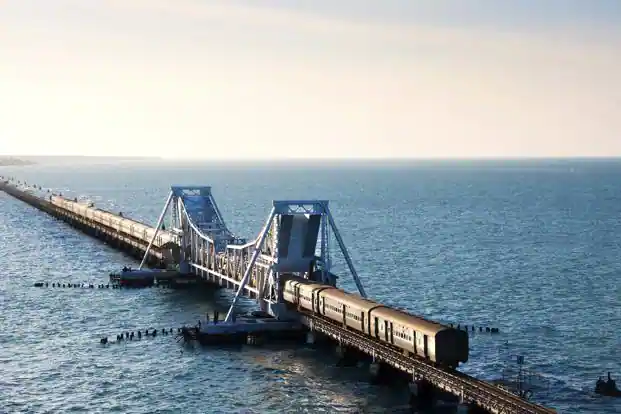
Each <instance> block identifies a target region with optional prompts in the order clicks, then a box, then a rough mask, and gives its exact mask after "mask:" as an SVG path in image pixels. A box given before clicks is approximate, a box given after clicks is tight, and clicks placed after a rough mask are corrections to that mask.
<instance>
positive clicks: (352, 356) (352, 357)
mask: <svg viewBox="0 0 621 414" xmlns="http://www.w3.org/2000/svg"><path fill="white" fill-rule="evenodd" d="M354 351H355V350H353V349H351V348H348V347H346V346H345V345H337V347H336V355H337V356H338V358H339V361H338V362H337V365H338V366H340V367H352V366H356V365H357V364H358V356H357V355H356V353H355V352H354Z"/></svg>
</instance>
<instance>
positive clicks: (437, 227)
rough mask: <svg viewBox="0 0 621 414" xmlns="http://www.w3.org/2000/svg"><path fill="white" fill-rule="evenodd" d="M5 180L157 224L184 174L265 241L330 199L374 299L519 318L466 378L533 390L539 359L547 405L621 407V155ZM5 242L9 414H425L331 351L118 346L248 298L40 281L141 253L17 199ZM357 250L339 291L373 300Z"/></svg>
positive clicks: (46, 170) (483, 318)
mask: <svg viewBox="0 0 621 414" xmlns="http://www.w3.org/2000/svg"><path fill="white" fill-rule="evenodd" d="M0 175H4V176H13V177H15V178H16V179H18V180H22V181H26V182H28V183H29V184H36V185H40V186H42V187H43V188H49V189H52V190H53V191H54V192H61V193H63V195H67V196H72V197H73V196H75V197H81V198H83V199H84V198H88V199H90V200H92V201H93V202H94V203H95V205H97V206H99V207H102V208H106V209H109V210H112V211H118V212H122V213H123V214H124V215H125V216H128V217H132V218H136V219H139V220H143V221H145V222H147V223H151V224H155V223H156V221H157V217H158V215H159V213H160V211H161V209H162V207H163V205H164V202H165V199H166V196H167V194H168V191H169V189H170V186H171V185H207V186H211V187H212V191H213V194H214V196H215V199H216V200H217V202H218V205H219V207H220V209H221V210H222V213H223V215H224V218H225V221H226V223H227V225H228V227H229V228H230V229H231V230H232V231H234V232H235V233H236V234H238V235H239V236H242V237H246V238H248V239H252V238H253V237H255V236H256V235H257V234H258V232H259V231H260V228H261V226H262V224H263V222H264V221H265V219H266V218H267V215H268V213H269V210H270V207H271V202H272V200H279V199H280V200H284V199H324V200H329V201H330V209H331V211H332V214H333V216H334V219H335V222H336V225H337V226H338V228H339V231H340V234H341V235H342V238H343V240H344V242H345V245H346V246H347V250H348V251H349V253H350V255H351V257H352V259H353V262H354V264H355V267H356V269H357V271H358V273H359V275H360V278H361V280H362V283H363V284H364V286H365V288H366V291H367V293H368V294H369V296H370V297H372V298H373V299H375V300H378V301H380V302H383V303H386V304H390V305H393V306H397V307H401V308H405V309H407V310H409V311H410V312H412V313H414V314H418V315H424V316H426V317H428V318H432V319H434V320H437V321H440V322H443V323H455V324H462V325H464V324H465V325H475V326H477V327H479V326H481V327H495V328H498V329H499V332H500V333H499V334H495V335H491V334H489V333H485V332H484V333H478V332H477V333H473V334H472V335H471V337H470V359H469V361H468V362H467V363H466V364H464V365H463V366H461V367H460V370H462V371H464V372H466V373H468V374H471V375H474V376H476V377H478V378H482V379H486V380H490V381H497V380H499V379H502V378H504V379H505V380H507V381H514V380H515V378H516V377H517V372H518V369H519V368H520V367H518V365H517V362H516V361H517V359H518V357H520V356H521V357H523V360H524V363H523V365H522V366H521V369H522V370H523V374H524V375H523V376H524V377H526V378H527V379H528V380H527V381H528V382H527V385H528V386H529V387H530V388H532V390H533V396H532V399H533V400H535V401H537V402H539V403H542V404H544V405H547V406H551V407H554V408H556V409H557V410H558V412H560V413H602V414H604V413H619V412H621V399H616V400H615V399H612V398H608V397H601V396H597V395H594V393H593V389H594V385H595V381H596V380H597V379H598V377H600V376H606V374H607V372H611V373H612V375H613V377H616V378H617V379H618V380H619V384H621V358H620V357H619V356H620V355H621V187H620V183H621V160H615V159H600V160H589V159H567V160H479V161H475V160H464V161H400V162H396V161H392V162H391V161H382V162H363V161H359V162H354V161H321V162H307V161H287V162H276V161H273V162H246V163H243V162H224V161H222V162H207V161H204V162H198V161H192V162H181V161H136V160H133V161H127V162H121V161H119V162H93V163H90V164H89V163H72V164H57V165H54V164H48V163H42V164H39V165H31V166H6V167H0ZM332 246H333V247H335V246H336V243H332ZM0 253H1V254H0V367H1V375H0V413H176V414H185V413H282V412H287V413H289V412H291V413H293V412H300V413H303V412H308V413H322V412H325V413H335V412H342V413H399V412H404V413H405V412H409V410H408V408H407V401H408V395H407V392H405V390H403V389H400V388H398V387H387V386H376V385H371V384H370V383H369V381H368V379H367V375H366V371H364V369H362V368H359V367H350V368H342V367H338V366H337V364H336V355H333V354H332V353H331V352H326V351H325V350H318V349H315V348H314V347H312V346H297V347H296V346H288V345H277V344H273V345H270V344H266V345H265V346H263V347H241V348H235V349H225V348H222V349H221V348H203V349H201V348H195V347H189V346H185V345H182V344H180V343H178V342H177V341H176V339H175V338H174V337H173V336H163V335H159V336H157V337H155V338H148V339H145V338H143V339H142V340H140V341H131V342H127V343H124V344H114V345H112V344H109V345H107V346H102V345H101V344H100V343H99V341H100V338H102V337H104V336H107V337H110V338H114V337H116V335H117V334H118V333H121V332H124V331H137V330H143V331H144V330H145V329H147V328H156V329H162V328H165V329H169V328H176V327H179V326H181V325H183V324H195V323H196V321H197V320H198V319H199V318H201V317H202V316H203V315H205V314H206V313H208V312H212V311H213V310H215V309H217V310H219V311H221V312H224V311H226V310H227V309H228V306H229V303H230V300H231V295H230V292H228V291H226V290H217V289H203V290H166V289H143V290H112V289H108V290H105V289H103V290H102V289H53V288H51V287H50V288H35V287H33V284H34V283H35V282H39V281H42V282H46V281H47V282H49V283H52V282H62V283H68V282H71V283H77V282H85V283H105V282H106V281H107V280H108V274H109V273H110V272H112V271H115V270H118V269H119V268H120V267H122V266H124V265H132V266H136V265H137V262H136V261H135V260H133V259H130V258H128V257H127V256H125V255H124V254H122V253H120V252H117V251H115V250H113V249H112V248H111V247H109V246H106V245H104V244H102V243H101V242H100V241H98V240H95V239H92V238H89V237H87V236H85V235H84V234H82V233H79V232H78V231H76V230H74V229H72V228H70V227H69V226H67V225H66V224H64V223H62V222H60V221H57V220H55V219H53V218H51V217H49V216H47V215H46V214H44V213H42V212H40V211H37V210H35V209H33V208H32V207H30V206H28V205H26V204H24V203H22V202H20V201H18V200H16V199H13V198H11V197H10V196H8V195H6V194H0ZM340 254H341V253H340V252H339V251H338V250H337V249H336V248H335V249H334V250H333V252H332V257H333V258H335V268H334V270H335V272H336V273H337V274H338V275H339V284H340V286H342V287H343V288H344V289H346V290H349V291H354V290H355V285H354V283H353V281H352V278H351V276H350V274H349V273H348V271H347V267H346V266H344V264H343V261H342V259H341V257H342V256H340ZM243 306H244V307H247V308H248V309H252V303H250V302H245V303H244V304H243ZM438 412H439V411H438Z"/></svg>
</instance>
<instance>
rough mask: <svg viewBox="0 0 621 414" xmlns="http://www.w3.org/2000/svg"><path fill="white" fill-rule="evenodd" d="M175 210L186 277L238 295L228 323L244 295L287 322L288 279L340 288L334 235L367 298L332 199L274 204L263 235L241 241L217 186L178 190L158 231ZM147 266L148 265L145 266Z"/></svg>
mask: <svg viewBox="0 0 621 414" xmlns="http://www.w3.org/2000/svg"><path fill="white" fill-rule="evenodd" d="M171 206H172V209H171V208H170V207H171ZM169 210H172V220H171V223H172V227H171V229H169V230H170V231H171V232H173V233H174V234H177V235H178V236H179V238H180V259H179V262H180V263H179V267H180V270H181V272H182V273H194V274H196V275H199V276H200V277H202V278H203V279H204V280H207V281H211V282H215V283H217V284H220V285H223V286H226V287H229V288H232V289H234V290H235V291H236V294H235V297H234V299H233V302H232V304H231V308H230V309H229V312H228V314H227V317H226V320H227V321H230V319H231V318H232V316H233V314H234V312H235V307H236V305H237V303H238V301H239V298H240V296H241V295H242V294H244V295H246V296H249V297H251V298H254V299H256V300H257V303H258V304H259V306H260V308H261V310H263V311H266V312H268V313H270V314H271V315H273V316H276V317H278V318H281V319H282V318H287V317H288V312H287V310H286V308H285V306H284V305H283V303H282V295H281V292H280V282H279V281H280V276H281V275H283V274H294V275H296V276H300V277H304V278H308V279H313V280H317V281H318V282H321V283H325V284H331V285H335V284H336V276H334V275H333V274H332V273H331V272H330V268H331V260H330V250H331V243H330V239H331V236H334V238H335V240H336V244H337V246H338V247H339V249H340V251H341V253H342V255H343V257H344V258H345V262H346V263H347V267H348V268H349V271H350V273H351V275H352V277H353V279H354V282H355V283H356V286H357V288H358V291H359V293H360V295H361V296H363V297H366V292H365V290H364V287H363V286H362V283H361V282H360V279H359V277H358V274H357V272H356V269H355V267H354V264H353V262H352V260H351V257H350V256H349V253H348V251H347V248H346V247H345V243H344V242H343V239H342V237H341V235H340V233H339V231H338V228H337V227H336V223H335V222H334V218H333V217H332V214H331V212H330V209H329V206H328V201H326V200H282V201H273V202H272V208H271V211H270V213H269V215H268V218H267V220H266V221H265V224H264V225H263V228H262V230H261V232H260V233H259V234H258V235H257V237H256V238H255V239H254V240H251V241H248V240H247V239H245V238H240V237H237V236H235V235H234V234H233V233H232V232H231V231H230V230H229V229H228V228H227V226H226V223H225V221H224V218H223V216H222V213H221V211H220V209H219V208H218V205H217V203H216V200H215V199H214V197H213V195H212V193H211V187H204V186H202V187H181V186H173V187H172V188H171V191H170V193H169V195H168V198H167V200H166V204H165V205H164V208H163V210H162V213H161V214H160V217H159V219H158V223H157V226H156V229H157V230H158V231H159V229H160V228H161V226H162V223H163V221H164V217H165V215H166V212H167V211H169ZM154 239H155V235H154ZM151 244H152V242H151ZM151 244H150V245H149V248H150V247H151ZM147 251H148V249H147ZM145 257H146V254H145ZM143 265H144V261H143V263H141V265H140V267H142V266H143Z"/></svg>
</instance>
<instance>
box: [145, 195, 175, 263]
mask: <svg viewBox="0 0 621 414" xmlns="http://www.w3.org/2000/svg"><path fill="white" fill-rule="evenodd" d="M172 198H173V192H172V191H170V192H169V193H168V198H167V199H166V204H164V208H163V209H162V213H161V214H160V217H159V218H158V219H157V225H156V226H155V232H153V237H151V241H150V242H149V246H147V250H145V252H144V256H143V257H142V261H141V262H140V266H138V270H140V269H142V266H144V263H145V262H146V261H147V257H148V256H149V250H151V246H153V242H154V241H155V238H156V237H157V233H158V232H159V231H160V228H161V227H162V222H163V221H164V216H165V214H166V211H168V206H169V205H170V202H171V200H172Z"/></svg>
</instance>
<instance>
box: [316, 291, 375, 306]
mask: <svg viewBox="0 0 621 414" xmlns="http://www.w3.org/2000/svg"><path fill="white" fill-rule="evenodd" d="M324 294H328V295H330V296H331V297H333V298H337V299H339V300H340V301H341V302H343V303H345V304H346V305H347V304H348V303H349V304H352V305H356V306H359V307H361V308H363V309H367V308H373V307H376V306H383V305H382V304H381V303H377V302H375V301H372V300H370V299H365V298H363V297H362V296H359V295H356V294H353V293H348V292H345V291H343V290H341V289H337V288H333V289H332V290H330V291H329V292H325V293H324Z"/></svg>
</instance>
